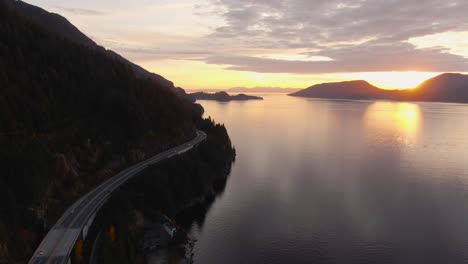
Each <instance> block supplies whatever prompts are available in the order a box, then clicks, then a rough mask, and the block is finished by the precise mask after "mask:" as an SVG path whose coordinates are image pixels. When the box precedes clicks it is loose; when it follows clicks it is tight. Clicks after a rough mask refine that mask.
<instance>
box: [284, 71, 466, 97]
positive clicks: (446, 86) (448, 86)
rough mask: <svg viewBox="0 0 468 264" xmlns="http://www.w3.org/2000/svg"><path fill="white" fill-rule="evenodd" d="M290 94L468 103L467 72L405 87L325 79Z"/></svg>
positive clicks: (445, 74) (446, 75) (438, 77)
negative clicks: (385, 86)
mask: <svg viewBox="0 0 468 264" xmlns="http://www.w3.org/2000/svg"><path fill="white" fill-rule="evenodd" d="M289 95H290V96H298V97H314V98H330V99H352V100H394V101H427V102H454V103H468V75H464V74H459V73H444V74H441V75H439V76H436V77H434V78H431V79H428V80H426V81H424V82H423V83H421V84H420V85H418V86H417V87H415V88H413V89H406V90H384V89H381V88H378V87H376V86H374V85H371V84H370V83H368V82H366V81H362V80H358V81H347V82H336V83H323V84H317V85H313V86H311V87H309V88H306V89H303V90H300V91H298V92H295V93H291V94H289Z"/></svg>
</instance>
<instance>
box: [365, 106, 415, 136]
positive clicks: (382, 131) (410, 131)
mask: <svg viewBox="0 0 468 264" xmlns="http://www.w3.org/2000/svg"><path fill="white" fill-rule="evenodd" d="M365 122H366V124H367V126H368V128H370V129H371V131H377V133H378V134H379V135H381V136H386V137H388V136H391V137H392V138H394V139H397V140H399V141H403V142H405V143H409V142H410V141H415V140H417V136H418V133H419V130H420V127H421V110H420V108H419V105H417V104H413V103H398V102H375V103H373V104H371V105H370V106H369V107H368V108H367V110H366V114H365Z"/></svg>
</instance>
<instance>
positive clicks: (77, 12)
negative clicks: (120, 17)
mask: <svg viewBox="0 0 468 264" xmlns="http://www.w3.org/2000/svg"><path fill="white" fill-rule="evenodd" d="M59 8H60V9H61V10H63V11H65V12H68V13H72V14H75V15H81V16H101V15H105V14H106V13H105V12H102V11H98V10H93V9H85V8H67V7H59Z"/></svg>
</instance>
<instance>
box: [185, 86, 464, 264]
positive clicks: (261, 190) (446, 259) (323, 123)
mask: <svg viewBox="0 0 468 264" xmlns="http://www.w3.org/2000/svg"><path fill="white" fill-rule="evenodd" d="M261 96H264V98H265V100H264V101H245V102H229V103H220V102H214V101H200V103H201V104H202V105H203V106H204V108H205V110H206V114H205V115H206V116H211V117H213V118H214V119H215V120H217V121H218V122H221V123H224V124H225V125H226V127H227V129H228V131H229V134H230V136H231V139H232V141H233V144H234V145H235V147H236V149H237V161H236V162H235V164H234V165H233V168H232V172H231V175H230V176H229V180H228V183H227V186H226V189H225V191H224V193H223V194H222V195H221V196H220V197H219V198H218V199H217V200H216V201H215V202H214V203H213V205H212V206H211V208H210V209H209V210H208V212H207V214H206V217H205V220H204V222H203V223H202V224H193V226H192V229H191V236H193V237H195V238H196V239H197V242H196V243H195V246H194V249H193V253H194V261H195V263H425V264H427V263H468V105H460V104H442V103H440V104H439V103H397V102H384V101H377V102H373V101H339V100H318V99H306V98H294V97H288V96H285V95H283V94H266V95H261Z"/></svg>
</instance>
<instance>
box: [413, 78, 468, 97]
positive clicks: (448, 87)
mask: <svg viewBox="0 0 468 264" xmlns="http://www.w3.org/2000/svg"><path fill="white" fill-rule="evenodd" d="M407 93H408V94H407V95H406V96H407V97H408V98H409V99H411V100H414V101H437V102H460V103H467V102H468V75H463V74H459V73H444V74H442V75H439V76H436V77H434V78H431V79H429V80H427V81H425V82H423V83H422V84H420V85H418V86H417V87H416V88H414V89H412V90H409V91H407Z"/></svg>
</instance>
